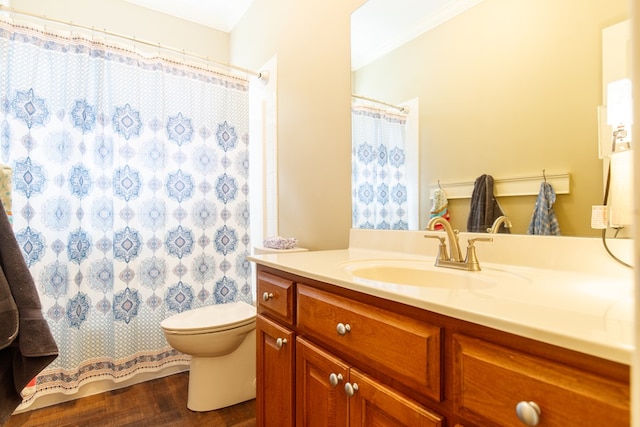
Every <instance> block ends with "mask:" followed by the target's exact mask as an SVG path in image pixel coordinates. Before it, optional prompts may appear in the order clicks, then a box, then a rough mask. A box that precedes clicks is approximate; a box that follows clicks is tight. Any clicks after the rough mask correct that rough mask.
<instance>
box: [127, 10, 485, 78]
mask: <svg viewBox="0 0 640 427" xmlns="http://www.w3.org/2000/svg"><path fill="white" fill-rule="evenodd" d="M125 1H127V2H129V3H132V4H136V5H138V6H142V7H146V8H148V9H153V10H155V11H158V12H162V13H166V14H168V15H172V16H176V17H179V18H182V19H186V20H188V21H192V22H196V23H198V24H202V25H206V26H208V27H212V28H215V29H217V30H220V31H224V32H230V31H231V30H233V28H234V27H235V25H236V24H237V23H238V21H239V20H240V18H242V15H244V13H245V12H246V11H247V10H248V9H249V7H250V6H251V4H252V3H253V1H254V0H177V1H176V0H125ZM481 1H482V0H368V1H367V2H366V3H365V4H363V5H362V6H361V7H360V8H359V9H358V10H356V11H355V12H354V13H353V14H352V16H351V63H352V64H351V66H352V69H354V70H355V69H358V68H360V67H362V66H364V65H366V64H368V63H370V62H372V61H374V60H375V59H377V58H379V57H381V56H383V55H385V54H387V53H389V52H390V51H392V50H393V49H395V48H396V47H398V46H400V45H402V44H404V43H406V42H408V41H410V40H411V39H413V38H415V37H417V36H419V35H420V34H422V33H423V32H425V31H427V30H430V29H432V28H434V27H436V26H437V25H440V24H441V23H443V22H445V21H446V20H448V19H451V18H453V17H454V16H456V15H458V14H460V13H462V12H464V11H465V10H467V9H469V8H470V7H472V6H474V5H476V4H478V3H480V2H481Z"/></svg>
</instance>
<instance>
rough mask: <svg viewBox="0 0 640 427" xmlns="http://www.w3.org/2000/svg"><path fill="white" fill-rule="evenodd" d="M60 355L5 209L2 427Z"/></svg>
mask: <svg viewBox="0 0 640 427" xmlns="http://www.w3.org/2000/svg"><path fill="white" fill-rule="evenodd" d="M57 356H58V346H57V345H56V343H55V341H54V339H53V336H52V335H51V330H50V329H49V325H48V324H47V321H46V320H45V319H44V316H43V315H42V306H41V305H40V297H39V296H38V292H37V289H36V286H35V283H34V281H33V278H32V277H31V273H30V272H29V268H28V267H27V264H26V262H25V260H24V258H23V256H22V253H21V252H20V246H19V245H18V242H17V241H16V238H15V235H14V234H13V228H12V227H11V224H10V223H9V218H8V217H7V214H6V212H5V210H4V208H1V209H0V425H2V424H4V423H5V422H6V421H7V420H8V419H9V417H10V416H11V414H12V413H13V411H14V410H15V409H16V408H17V407H18V405H20V403H21V402H22V396H21V395H20V392H21V391H22V389H23V388H25V387H26V385H27V384H28V383H29V381H31V380H32V379H33V377H35V376H36V375H38V373H40V372H41V371H42V370H43V369H44V368H46V367H47V366H48V365H49V364H50V363H51V362H52V361H53V360H54V359H55V358H56V357H57Z"/></svg>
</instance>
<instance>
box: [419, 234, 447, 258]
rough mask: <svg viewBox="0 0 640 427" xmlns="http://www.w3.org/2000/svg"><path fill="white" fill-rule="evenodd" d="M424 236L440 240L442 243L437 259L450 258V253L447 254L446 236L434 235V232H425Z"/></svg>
mask: <svg viewBox="0 0 640 427" xmlns="http://www.w3.org/2000/svg"><path fill="white" fill-rule="evenodd" d="M424 237H426V238H431V239H438V240H440V245H438V256H437V259H449V255H447V243H446V240H445V238H444V237H441V236H434V235H432V234H425V235H424Z"/></svg>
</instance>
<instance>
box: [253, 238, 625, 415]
mask: <svg viewBox="0 0 640 427" xmlns="http://www.w3.org/2000/svg"><path fill="white" fill-rule="evenodd" d="M353 233H354V232H352V239H351V244H350V248H349V249H347V250H338V251H320V252H307V253H299V254H285V255H263V256H259V257H252V258H251V259H252V261H255V262H256V263H257V264H258V267H257V297H258V319H257V352H258V355H257V363H258V365H257V387H258V389H257V417H258V425H260V426H293V425H296V426H313V425H336V426H349V425H358V426H362V425H367V426H374V425H376V426H377V425H380V426H387V425H406V426H464V427H470V426H484V427H486V426H518V425H540V426H572V425H575V426H586V425H616V426H617V425H629V422H630V421H629V420H630V410H629V399H630V391H629V363H630V360H631V352H632V351H633V337H632V332H631V331H632V326H631V325H632V320H633V315H632V309H631V307H632V306H633V301H632V300H630V298H632V296H633V292H632V291H631V289H632V286H630V283H632V280H631V275H630V273H629V274H627V273H626V272H624V271H623V270H620V271H619V272H618V273H616V274H613V276H612V275H611V274H609V273H610V272H608V274H607V275H606V276H603V275H599V274H598V272H597V271H587V272H577V271H573V269H574V268H576V265H574V264H573V263H572V261H571V260H569V262H568V263H567V264H565V266H566V267H568V268H565V269H564V270H561V269H552V270H549V269H543V268H540V267H539V266H535V265H533V266H531V265H528V266H522V265H518V266H516V265H504V264H496V263H493V262H491V261H492V258H496V257H505V258H507V259H508V256H506V255H505V254H503V253H498V252H500V251H499V250H498V249H493V250H486V251H484V252H485V253H484V254H485V255H486V256H485V259H486V260H487V262H486V263H485V264H484V266H483V270H482V271H481V272H455V273H448V272H441V270H440V268H435V267H433V266H432V265H433V258H432V257H428V256H427V257H425V256H424V255H419V254H420V253H422V254H426V253H429V252H431V253H434V252H435V249H434V247H433V244H432V243H429V242H425V241H424V240H427V239H423V237H422V235H423V234H425V233H422V232H415V233H413V234H414V235H413V236H410V237H407V236H402V238H401V240H403V241H402V242H396V243H394V242H393V239H391V240H390V238H391V237H395V236H396V234H394V233H393V232H391V234H385V235H383V237H382V238H383V240H384V241H385V242H386V245H385V246H384V247H385V248H387V249H385V251H380V250H377V249H371V248H370V247H364V246H367V244H368V243H367V244H360V243H361V242H360V243H359V242H358V241H359V240H360V239H361V238H362V236H363V234H361V233H365V235H366V233H367V232H364V231H355V233H357V235H355V236H354V235H353ZM378 233H379V232H378ZM404 233H410V234H411V232H404ZM366 237H367V238H366V239H365V240H366V241H371V242H374V243H375V240H376V239H377V238H378V234H376V236H375V237H374V238H373V239H371V238H370V237H371V236H368V235H367V236H366ZM406 239H409V240H406ZM500 239H501V237H498V243H499V245H500V244H501V242H500ZM565 239H566V238H565ZM464 240H465V239H464V236H463V238H461V241H464ZM540 242H542V243H543V244H546V243H548V242H549V241H540ZM540 242H537V243H536V244H539V243H540ZM494 243H495V242H494ZM509 243H513V241H511V242H509ZM579 243H580V244H582V245H584V243H585V241H584V240H580V241H579ZM356 245H357V246H356ZM372 245H373V243H372ZM396 245H397V246H396ZM373 246H374V247H375V246H377V245H373ZM483 249H486V248H485V247H484V246H483V247H482V248H479V249H478V252H479V258H480V261H481V263H482V262H483V261H482V260H483V258H482V256H483ZM549 256H553V254H549ZM542 258H544V257H542ZM536 262H539V263H545V262H546V263H547V264H548V262H547V261H545V260H544V259H539V260H538V261H536ZM583 262H584V260H582V261H578V260H576V263H577V264H581V263H583ZM605 262H606V261H605ZM391 266H392V267H393V269H392V270H388V269H385V268H383V267H391ZM389 271H391V272H392V274H388V272H389ZM376 274H378V276H376ZM416 274H417V275H418V276H420V275H421V274H422V275H424V277H419V280H418V282H416V283H414V282H412V280H413V279H414V278H415V276H416ZM469 275H474V276H469ZM394 277H395V279H394ZM447 279H450V280H449V283H445V281H447ZM605 279H606V281H605ZM420 280H422V281H423V282H420ZM424 280H427V283H425V282H424ZM394 281H395V282H399V283H394ZM545 283H546V284H545ZM581 289H582V291H580V290H581Z"/></svg>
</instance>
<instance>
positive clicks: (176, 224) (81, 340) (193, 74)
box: [0, 22, 253, 406]
mask: <svg viewBox="0 0 640 427" xmlns="http://www.w3.org/2000/svg"><path fill="white" fill-rule="evenodd" d="M0 69H2V74H1V77H0V162H3V163H6V164H9V165H10V166H11V167H12V168H13V171H14V172H13V225H14V231H15V233H16V237H17V239H18V242H19V243H20V246H21V250H22V252H23V256H24V257H25V259H26V261H27V264H28V266H29V269H30V271H31V273H32V275H33V277H34V279H35V281H36V284H37V287H38V291H39V294H40V298H41V301H42V306H43V312H44V315H45V317H46V319H47V321H48V323H49V325H50V328H51V331H52V333H53V334H54V337H55V339H56V342H57V344H58V346H59V348H60V356H59V357H58V359H57V360H56V361H54V362H53V363H52V364H51V365H50V366H49V367H48V369H46V370H45V371H43V372H42V374H41V375H40V376H38V378H37V379H36V384H35V387H33V388H32V389H31V391H30V392H29V393H26V394H25V396H24V399H25V400H24V402H23V406H25V405H27V406H28V404H29V403H30V402H31V401H33V400H34V399H35V397H37V396H40V395H44V394H48V393H54V392H61V393H66V394H71V393H74V392H76V391H77V390H78V388H79V387H80V386H81V385H83V384H86V383H88V382H91V381H94V380H100V379H110V380H113V381H114V382H119V381H124V380H126V379H129V378H131V377H132V376H133V375H134V374H136V373H139V372H148V371H153V370H157V369H159V368H161V367H162V368H164V367H168V366H171V365H176V364H186V363H188V356H185V355H182V354H179V353H177V352H176V351H174V350H173V349H171V348H170V347H169V346H168V344H167V342H166V341H165V338H164V335H163V333H162V330H161V328H160V322H161V321H162V320H163V319H165V318H166V317H168V316H170V315H172V314H175V313H178V312H182V311H184V310H188V309H191V308H197V307H200V306H205V305H210V304H223V303H228V302H232V301H238V300H242V301H246V302H250V303H251V302H252V300H253V296H252V295H253V291H252V287H251V280H250V273H251V266H250V263H249V262H248V260H247V258H246V257H247V255H248V253H249V249H248V248H249V247H250V241H249V204H248V175H249V165H248V159H249V156H248V126H249V118H248V111H249V106H248V102H249V101H248V99H249V97H248V81H247V80H246V79H245V78H239V77H234V76H231V75H227V74H223V73H220V72H215V71H211V70H209V69H207V67H204V66H203V67H198V66H194V65H191V66H187V65H183V64H181V63H179V61H173V60H170V59H167V58H164V59H163V58H160V57H154V58H148V57H146V56H144V55H142V54H140V53H137V52H135V51H133V50H130V49H128V48H123V47H122V46H115V45H114V44H113V42H105V41H104V40H102V41H98V40H96V39H95V37H83V36H80V35H78V34H74V33H72V32H70V33H69V34H62V33H57V34H54V33H52V32H51V31H46V30H42V29H36V28H27V27H25V26H24V25H20V26H18V25H13V24H11V23H8V22H0Z"/></svg>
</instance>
